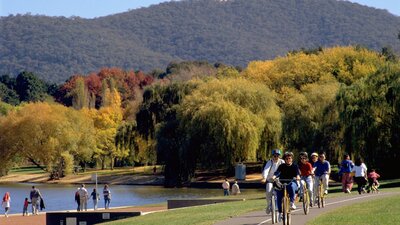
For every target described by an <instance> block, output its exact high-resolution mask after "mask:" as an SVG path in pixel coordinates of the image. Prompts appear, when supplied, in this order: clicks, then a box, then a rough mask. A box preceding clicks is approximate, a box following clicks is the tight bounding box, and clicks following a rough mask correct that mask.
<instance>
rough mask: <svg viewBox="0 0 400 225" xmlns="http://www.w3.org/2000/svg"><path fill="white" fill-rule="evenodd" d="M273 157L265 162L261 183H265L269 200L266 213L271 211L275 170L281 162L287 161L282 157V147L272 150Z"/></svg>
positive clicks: (266, 196) (266, 195)
mask: <svg viewBox="0 0 400 225" xmlns="http://www.w3.org/2000/svg"><path fill="white" fill-rule="evenodd" d="M271 154H272V158H271V159H270V160H268V162H267V163H266V164H265V166H264V169H263V171H262V177H263V179H262V180H261V183H265V198H266V200H267V207H266V208H265V213H267V214H270V213H271V198H272V192H273V191H274V190H273V180H272V177H273V176H274V173H275V171H276V170H277V169H278V167H279V166H280V165H281V164H284V163H285V161H284V160H283V159H281V158H280V157H281V155H282V152H281V150H280V149H274V150H272V152H271Z"/></svg>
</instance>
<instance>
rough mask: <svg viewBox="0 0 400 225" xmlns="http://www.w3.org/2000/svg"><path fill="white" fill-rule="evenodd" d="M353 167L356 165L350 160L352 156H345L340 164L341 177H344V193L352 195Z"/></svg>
mask: <svg viewBox="0 0 400 225" xmlns="http://www.w3.org/2000/svg"><path fill="white" fill-rule="evenodd" d="M353 167H354V163H353V161H351V160H350V156H349V155H348V154H345V155H344V159H343V161H342V162H341V163H340V171H339V176H342V191H343V192H344V193H350V192H351V189H352V188H353V177H352V176H351V171H352V170H353Z"/></svg>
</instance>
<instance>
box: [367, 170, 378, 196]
mask: <svg viewBox="0 0 400 225" xmlns="http://www.w3.org/2000/svg"><path fill="white" fill-rule="evenodd" d="M379 177H381V175H379V174H378V173H377V172H375V169H372V170H371V172H369V174H368V193H369V192H371V190H372V191H378V188H379V182H378V178H379ZM374 185H375V190H373V187H374Z"/></svg>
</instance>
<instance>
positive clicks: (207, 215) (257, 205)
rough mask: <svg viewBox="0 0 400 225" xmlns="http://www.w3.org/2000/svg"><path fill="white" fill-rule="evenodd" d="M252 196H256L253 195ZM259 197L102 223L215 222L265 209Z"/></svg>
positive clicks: (181, 223) (126, 224) (179, 223)
mask: <svg viewBox="0 0 400 225" xmlns="http://www.w3.org/2000/svg"><path fill="white" fill-rule="evenodd" d="M242 197H244V196H242ZM252 197H256V196H254V195H253V196H252ZM258 197H259V198H258V199H250V200H246V201H238V202H229V203H219V204H213V205H206V206H197V207H190V208H183V209H175V210H169V211H166V212H159V213H152V214H148V215H144V216H139V217H133V218H129V219H124V220H118V221H114V222H109V223H102V225H130V224H152V225H157V224H171V225H172V224H174V225H175V224H176V225H183V224H201V225H206V224H214V223H215V222H217V221H219V220H223V219H227V218H229V217H234V216H238V215H241V214H244V213H247V212H250V211H257V210H263V209H264V207H265V199H263V198H261V197H262V195H261V194H260V195H259V196H258Z"/></svg>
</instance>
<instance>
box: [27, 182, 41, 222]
mask: <svg viewBox="0 0 400 225" xmlns="http://www.w3.org/2000/svg"><path fill="white" fill-rule="evenodd" d="M29 196H30V199H31V203H32V215H37V214H38V211H39V207H40V198H41V197H42V194H40V191H39V189H37V188H36V187H35V186H32V190H31V193H30V195H29Z"/></svg>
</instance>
